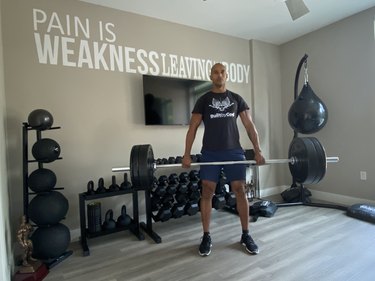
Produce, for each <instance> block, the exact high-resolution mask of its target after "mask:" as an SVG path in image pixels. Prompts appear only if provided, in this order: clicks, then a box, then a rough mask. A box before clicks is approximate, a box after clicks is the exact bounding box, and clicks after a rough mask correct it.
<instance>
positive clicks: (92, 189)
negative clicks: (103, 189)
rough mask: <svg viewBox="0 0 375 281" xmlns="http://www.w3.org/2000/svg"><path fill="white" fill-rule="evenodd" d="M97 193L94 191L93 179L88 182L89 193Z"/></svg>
mask: <svg viewBox="0 0 375 281" xmlns="http://www.w3.org/2000/svg"><path fill="white" fill-rule="evenodd" d="M93 194H95V191H94V182H93V181H89V182H88V183H87V195H93Z"/></svg>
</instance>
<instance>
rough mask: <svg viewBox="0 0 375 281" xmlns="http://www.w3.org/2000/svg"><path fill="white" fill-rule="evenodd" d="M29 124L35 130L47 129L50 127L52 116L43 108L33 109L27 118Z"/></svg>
mask: <svg viewBox="0 0 375 281" xmlns="http://www.w3.org/2000/svg"><path fill="white" fill-rule="evenodd" d="M27 120H28V122H29V126H30V127H32V128H34V129H37V130H47V129H49V128H51V127H52V124H53V117H52V114H51V113H49V112H48V111H47V110H45V109H35V110H33V111H32V112H31V113H30V114H29V117H28V118H27Z"/></svg>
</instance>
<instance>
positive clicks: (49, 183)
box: [28, 168, 57, 192]
mask: <svg viewBox="0 0 375 281" xmlns="http://www.w3.org/2000/svg"><path fill="white" fill-rule="evenodd" d="M56 180H57V179H56V174H55V173H54V172H53V171H51V170H50V169H46V168H39V169H36V170H34V171H33V172H32V173H31V174H30V175H29V178H28V183H29V187H30V189H31V190H32V191H34V192H46V191H51V189H53V188H54V187H55V185H56Z"/></svg>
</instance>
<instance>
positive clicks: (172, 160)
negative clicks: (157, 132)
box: [168, 156, 176, 164]
mask: <svg viewBox="0 0 375 281" xmlns="http://www.w3.org/2000/svg"><path fill="white" fill-rule="evenodd" d="M175 163H176V158H175V157H173V156H170V157H169V158H168V164H175Z"/></svg>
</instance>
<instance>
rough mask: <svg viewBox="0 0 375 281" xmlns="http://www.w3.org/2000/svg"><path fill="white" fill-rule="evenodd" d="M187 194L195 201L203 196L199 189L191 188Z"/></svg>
mask: <svg viewBox="0 0 375 281" xmlns="http://www.w3.org/2000/svg"><path fill="white" fill-rule="evenodd" d="M187 195H188V198H189V200H193V201H195V200H198V199H199V198H200V197H201V193H200V192H199V190H189V191H188V192H187Z"/></svg>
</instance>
